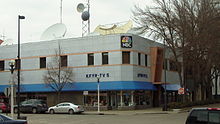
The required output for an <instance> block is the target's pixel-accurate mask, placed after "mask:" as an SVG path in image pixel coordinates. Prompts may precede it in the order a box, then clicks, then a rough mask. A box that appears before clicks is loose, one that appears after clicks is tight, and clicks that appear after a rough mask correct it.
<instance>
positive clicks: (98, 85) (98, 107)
mask: <svg viewBox="0 0 220 124" xmlns="http://www.w3.org/2000/svg"><path fill="white" fill-rule="evenodd" d="M97 79H98V87H97V89H98V113H100V95H99V78H97Z"/></svg>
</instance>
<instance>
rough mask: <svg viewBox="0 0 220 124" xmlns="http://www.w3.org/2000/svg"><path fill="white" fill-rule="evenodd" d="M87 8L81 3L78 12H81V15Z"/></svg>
mask: <svg viewBox="0 0 220 124" xmlns="http://www.w3.org/2000/svg"><path fill="white" fill-rule="evenodd" d="M85 8H86V7H85V6H84V4H82V3H79V4H78V5H77V11H78V12H80V13H81V12H83V11H84V9H85Z"/></svg>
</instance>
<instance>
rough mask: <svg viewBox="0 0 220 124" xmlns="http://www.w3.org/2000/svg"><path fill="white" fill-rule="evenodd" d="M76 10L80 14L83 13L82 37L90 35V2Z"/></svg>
mask: <svg viewBox="0 0 220 124" xmlns="http://www.w3.org/2000/svg"><path fill="white" fill-rule="evenodd" d="M76 9H77V11H78V12H79V13H82V14H81V19H82V37H84V36H85V35H87V34H89V33H90V0H88V1H87V3H86V4H83V3H79V4H78V5H77V8H76Z"/></svg>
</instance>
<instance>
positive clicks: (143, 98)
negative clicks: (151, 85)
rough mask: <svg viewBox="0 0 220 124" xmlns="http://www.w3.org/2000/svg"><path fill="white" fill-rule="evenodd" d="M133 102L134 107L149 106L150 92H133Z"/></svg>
mask: <svg viewBox="0 0 220 124" xmlns="http://www.w3.org/2000/svg"><path fill="white" fill-rule="evenodd" d="M134 100H135V104H136V105H150V104H151V92H150V91H135V93H134Z"/></svg>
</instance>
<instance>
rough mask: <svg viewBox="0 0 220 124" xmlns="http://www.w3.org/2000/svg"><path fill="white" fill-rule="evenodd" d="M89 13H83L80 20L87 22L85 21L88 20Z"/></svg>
mask: <svg viewBox="0 0 220 124" xmlns="http://www.w3.org/2000/svg"><path fill="white" fill-rule="evenodd" d="M89 16H90V15H89V12H88V11H84V12H83V13H82V15H81V18H82V20H83V21H87V20H89Z"/></svg>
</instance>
